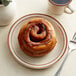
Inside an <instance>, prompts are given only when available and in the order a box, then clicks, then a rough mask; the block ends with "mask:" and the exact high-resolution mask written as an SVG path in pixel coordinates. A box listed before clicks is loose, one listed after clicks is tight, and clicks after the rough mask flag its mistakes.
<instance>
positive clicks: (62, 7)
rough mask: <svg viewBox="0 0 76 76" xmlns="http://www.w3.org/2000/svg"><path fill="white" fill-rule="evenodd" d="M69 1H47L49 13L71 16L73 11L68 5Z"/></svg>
mask: <svg viewBox="0 0 76 76" xmlns="http://www.w3.org/2000/svg"><path fill="white" fill-rule="evenodd" d="M71 1H72V0H49V6H50V11H51V12H52V13H53V14H62V13H67V14H72V13H73V12H74V11H73V10H72V8H71V7H70V5H69V4H70V3H71ZM66 9H68V10H66Z"/></svg>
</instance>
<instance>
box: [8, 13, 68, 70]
mask: <svg viewBox="0 0 76 76" xmlns="http://www.w3.org/2000/svg"><path fill="white" fill-rule="evenodd" d="M30 15H42V16H47V17H50V18H52V19H53V20H55V21H56V22H57V23H58V24H59V25H60V26H61V28H62V29H63V31H64V33H65V39H66V46H65V48H64V51H63V54H62V55H61V56H60V57H59V59H58V60H56V61H55V62H54V63H53V64H55V63H57V62H58V61H59V60H60V59H61V58H62V57H63V55H64V54H65V52H66V49H67V46H68V38H67V34H66V31H65V29H64V27H63V25H62V24H61V23H60V22H59V21H58V20H56V19H55V18H54V17H52V16H50V15H47V14H41V13H32V14H28V15H24V16H22V17H20V18H19V19H17V20H16V21H15V22H14V23H13V24H12V26H11V28H10V30H9V33H8V48H9V50H10V52H11V54H12V55H13V53H12V51H11V48H10V41H9V38H10V37H9V36H10V32H11V30H12V28H13V26H14V25H15V24H16V23H17V22H18V21H19V20H21V19H22V18H24V17H27V16H30ZM16 56H17V55H16ZM13 57H14V58H15V59H16V60H17V61H18V62H19V63H21V64H22V65H24V66H27V65H26V64H24V63H23V62H21V61H20V60H19V59H18V58H19V57H18V58H16V57H15V56H14V55H13ZM53 64H50V65H46V66H36V65H35V66H34V65H32V66H30V65H29V66H27V67H29V68H32V69H44V68H48V67H49V66H52V65H53Z"/></svg>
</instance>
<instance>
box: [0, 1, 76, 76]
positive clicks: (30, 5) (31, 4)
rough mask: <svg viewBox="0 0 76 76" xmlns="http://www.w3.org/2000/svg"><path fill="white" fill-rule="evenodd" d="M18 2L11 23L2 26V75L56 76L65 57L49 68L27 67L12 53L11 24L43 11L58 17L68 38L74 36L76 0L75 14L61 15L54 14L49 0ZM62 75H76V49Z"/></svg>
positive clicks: (0, 55) (0, 75)
mask: <svg viewBox="0 0 76 76" xmlns="http://www.w3.org/2000/svg"><path fill="white" fill-rule="evenodd" d="M15 2H16V16H15V18H14V20H13V21H12V22H11V23H10V25H8V26H6V27H0V76H54V74H55V72H56V71H57V69H58V68H59V66H60V64H61V62H62V60H63V58H62V59H61V60H60V61H59V62H58V63H56V64H55V65H53V66H52V67H49V68H48V69H44V70H32V69H29V68H26V67H24V66H22V65H20V64H19V63H17V62H16V60H15V59H14V58H13V56H12V55H11V53H10V51H9V49H8V45H7V36H8V32H9V29H10V27H11V25H12V24H13V23H14V22H15V21H16V20H17V19H18V18H20V17H21V16H23V15H27V14H30V13H43V14H47V15H50V16H53V17H54V18H56V19H57V20H58V21H59V22H60V23H61V24H62V25H63V27H64V28H65V30H66V32H67V35H68V39H71V38H72V35H73V34H74V32H75V31H76V10H75V9H76V0H73V1H72V3H71V5H72V8H73V9H74V10H75V12H74V13H73V14H70V15H69V14H65V13H64V14H62V15H60V16H56V15H53V14H52V13H51V12H50V10H49V6H48V0H15ZM61 76H76V51H74V52H73V53H71V55H70V56H69V58H68V59H67V61H66V63H65V65H64V67H63V69H62V72H61Z"/></svg>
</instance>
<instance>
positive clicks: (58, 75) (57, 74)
mask: <svg viewBox="0 0 76 76" xmlns="http://www.w3.org/2000/svg"><path fill="white" fill-rule="evenodd" d="M70 52H71V49H69V52H68V53H67V55H66V56H65V58H64V60H63V62H62V64H61V65H60V67H59V69H58V70H57V72H56V73H55V76H60V72H61V70H62V68H63V66H64V64H65V62H66V60H67V58H68V56H69V54H70Z"/></svg>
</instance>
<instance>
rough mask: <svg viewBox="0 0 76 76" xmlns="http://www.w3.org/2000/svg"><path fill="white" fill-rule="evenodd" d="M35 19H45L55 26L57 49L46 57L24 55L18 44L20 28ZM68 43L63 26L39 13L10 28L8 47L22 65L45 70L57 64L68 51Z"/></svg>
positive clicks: (18, 21)
mask: <svg viewBox="0 0 76 76" xmlns="http://www.w3.org/2000/svg"><path fill="white" fill-rule="evenodd" d="M35 17H43V18H46V19H47V20H49V21H50V22H51V23H52V24H53V26H54V28H55V31H56V36H57V44H56V46H55V48H54V49H53V50H52V51H51V52H50V53H49V54H47V55H46V56H43V57H36V58H35V57H31V56H28V55H26V54H24V52H22V50H21V49H20V47H19V43H18V32H19V30H20V28H21V27H22V25H23V24H24V23H25V22H26V21H28V20H29V19H31V18H35ZM67 42H68V40H67V35H66V32H65V30H64V28H63V26H62V25H61V24H60V23H59V22H58V21H57V20H56V19H55V18H53V17H51V16H48V15H45V14H39V13H35V14H29V15H26V16H23V17H21V18H20V19H18V20H17V21H16V22H15V23H14V24H13V25H12V27H11V28H10V31H9V35H8V46H9V49H10V52H11V53H12V55H13V56H14V58H15V59H16V60H17V61H18V62H19V63H21V64H22V65H24V66H27V67H29V68H33V69H44V68H47V67H49V66H52V65H53V64H55V63H57V62H58V61H59V60H60V59H61V58H62V56H63V55H64V53H65V51H66V49H67Z"/></svg>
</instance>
